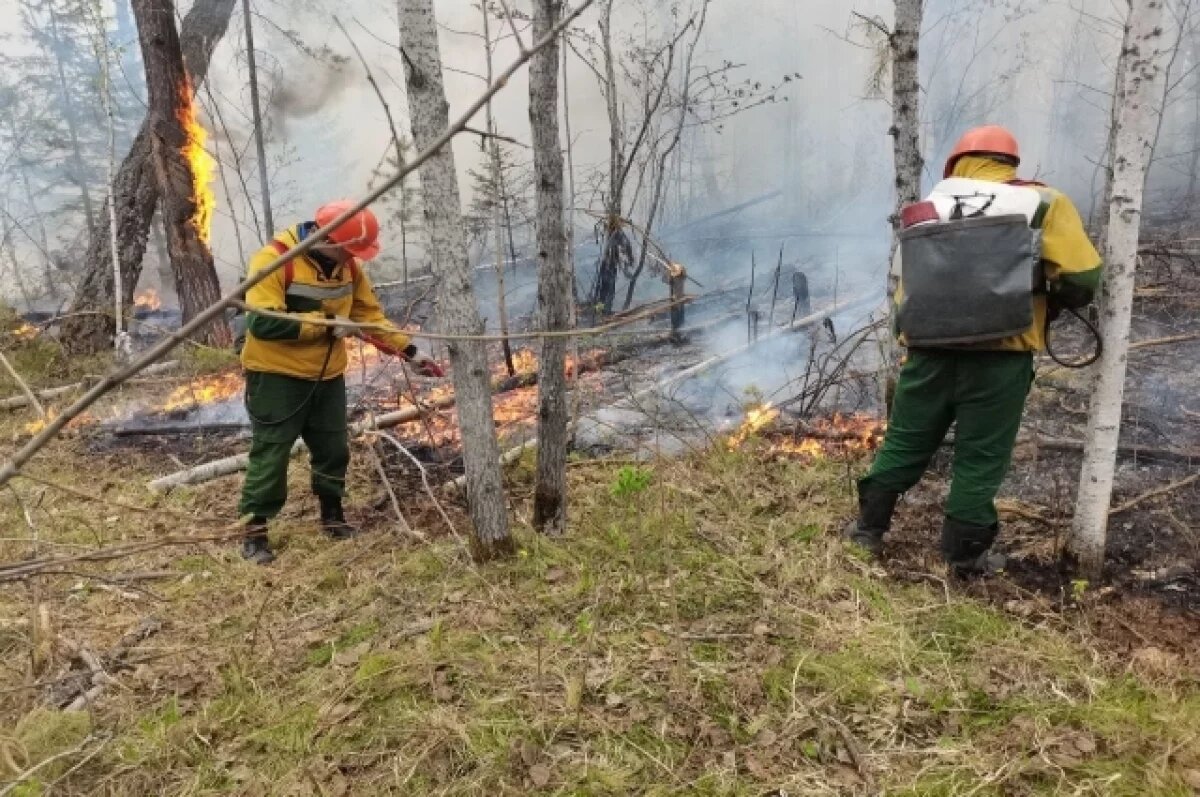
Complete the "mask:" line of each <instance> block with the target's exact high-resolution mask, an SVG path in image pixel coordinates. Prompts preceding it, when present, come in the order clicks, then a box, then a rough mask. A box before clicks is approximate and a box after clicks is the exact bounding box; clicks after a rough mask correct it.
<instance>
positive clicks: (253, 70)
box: [242, 0, 276, 235]
mask: <svg viewBox="0 0 1200 797" xmlns="http://www.w3.org/2000/svg"><path fill="white" fill-rule="evenodd" d="M242 17H243V20H244V22H243V24H244V25H245V28H246V69H247V71H248V73H249V74H248V75H247V77H248V79H249V82H250V111H251V114H252V117H251V118H252V119H253V120H254V146H255V149H256V150H257V152H258V182H259V185H260V187H261V189H262V212H263V222H264V223H265V224H266V225H267V230H266V233H265V234H266V235H274V234H275V232H276V231H275V218H274V216H273V215H272V214H271V183H270V181H269V180H268V179H267V143H266V137H267V131H266V130H264V129H263V119H262V104H261V103H260V102H259V99H258V68H257V66H256V63H255V60H254V25H253V22H252V20H251V19H250V0H242Z"/></svg>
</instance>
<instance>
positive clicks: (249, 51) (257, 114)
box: [242, 0, 400, 236]
mask: <svg viewBox="0 0 1200 797" xmlns="http://www.w3.org/2000/svg"><path fill="white" fill-rule="evenodd" d="M242 14H243V16H244V17H245V23H244V24H245V27H246V68H247V70H248V72H249V75H248V78H249V80H250V112H251V114H252V118H253V119H254V146H255V148H256V149H257V150H258V182H259V186H260V188H261V190H262V210H263V221H264V222H265V223H266V225H267V231H266V233H265V234H266V235H268V236H270V235H274V234H275V233H276V232H277V230H276V229H275V219H274V216H272V214H271V184H270V181H269V180H268V179H267V141H266V135H267V133H266V131H265V130H263V122H262V106H261V105H260V104H259V99H258V68H257V67H256V66H255V61H254V25H253V24H252V22H251V19H250V0H242ZM399 167H400V164H396V168H399ZM247 201H249V198H248V197H247Z"/></svg>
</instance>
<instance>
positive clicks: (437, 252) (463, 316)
mask: <svg viewBox="0 0 1200 797" xmlns="http://www.w3.org/2000/svg"><path fill="white" fill-rule="evenodd" d="M399 12H400V27H401V29H402V30H403V32H404V37H403V48H404V53H405V55H406V57H405V59H404V77H405V84H406V87H407V89H408V107H409V114H410V116H411V117H412V129H413V141H414V142H415V144H416V147H417V149H418V150H424V149H425V148H427V147H429V146H430V145H431V144H432V143H433V142H434V140H435V139H436V138H437V136H439V135H440V134H441V133H442V131H444V130H445V129H446V127H447V126H448V124H449V105H448V103H447V102H446V91H445V88H444V86H443V85H442V60H441V53H440V51H439V48H438V32H437V21H436V19H435V18H434V14H433V0H400V4H399ZM421 190H422V199H423V201H422V206H423V208H424V212H425V228H426V231H427V233H428V235H429V257H430V260H431V261H432V263H433V271H434V273H435V274H437V275H438V276H439V277H440V279H439V280H438V307H439V311H440V317H441V319H442V328H443V331H445V332H447V333H449V334H458V335H478V334H480V333H481V332H482V331H483V322H482V320H481V319H480V317H479V308H478V305H477V304H476V302H475V294H474V290H473V288H472V274H471V271H472V269H471V265H470V263H469V262H468V260H467V246H466V241H465V239H464V237H463V225H462V205H461V202H460V199H459V193H458V178H457V174H456V172H455V170H454V151H453V149H452V147H451V146H450V145H449V144H447V145H446V146H444V147H442V149H441V150H440V151H439V152H438V154H437V155H436V156H434V157H433V158H431V159H430V160H429V161H428V162H427V163H426V164H425V166H423V167H422V168H421ZM449 349H450V363H451V367H452V368H453V372H454V392H455V395H456V397H457V406H458V420H459V426H460V427H461V430H462V440H463V467H464V470H465V471H466V479H467V503H468V507H469V509H470V513H471V521H472V524H473V526H474V533H473V534H472V537H471V552H472V555H473V556H474V557H475V559H476V560H479V561H483V560H487V559H492V558H495V557H497V556H506V555H511V554H512V553H513V552H514V550H515V544H514V542H513V539H512V537H511V536H510V535H509V531H508V512H507V510H506V507H505V502H504V485H503V483H502V481H501V478H500V446H499V445H498V444H497V442H496V423H495V420H494V419H493V417H492V399H491V386H490V384H489V382H490V380H489V375H488V367H487V349H486V348H485V344H484V343H483V342H480V341H452V342H451V344H450V346H449Z"/></svg>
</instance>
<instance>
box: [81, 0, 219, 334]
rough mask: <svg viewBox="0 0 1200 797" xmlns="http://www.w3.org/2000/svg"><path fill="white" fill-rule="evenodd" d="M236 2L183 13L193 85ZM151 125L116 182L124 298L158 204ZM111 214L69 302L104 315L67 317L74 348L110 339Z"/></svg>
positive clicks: (129, 295) (205, 3)
mask: <svg viewBox="0 0 1200 797" xmlns="http://www.w3.org/2000/svg"><path fill="white" fill-rule="evenodd" d="M234 2H235V0H196V3H195V4H194V5H193V6H192V8H191V10H190V11H189V12H188V13H187V16H186V17H184V20H183V26H182V32H181V35H180V43H181V45H182V49H183V60H184V62H185V63H186V64H187V68H188V74H189V75H190V76H191V79H192V85H193V86H199V85H200V84H201V83H202V82H203V81H204V78H205V76H206V75H207V74H208V63H209V60H210V58H211V57H212V52H213V48H215V47H216V46H217V43H218V42H219V41H220V40H221V37H222V36H224V35H225V30H226V28H227V27H228V26H229V17H230V15H231V14H232V13H233V6H234ZM149 126H150V119H149V117H147V118H146V120H145V121H143V122H142V127H141V129H140V130H139V131H138V134H137V137H136V138H135V139H134V141H133V146H132V147H131V148H130V150H129V153H128V154H127V155H126V156H125V159H124V160H123V161H122V162H121V168H120V169H119V170H118V171H117V179H116V186H115V194H114V196H115V202H116V210H117V214H116V215H117V241H118V243H119V244H120V250H121V251H120V260H121V275H122V277H123V284H124V293H125V296H124V297H123V298H124V301H125V303H126V304H128V303H129V302H130V301H132V299H133V292H134V289H135V288H136V286H137V283H138V277H139V276H141V272H142V258H143V256H144V255H145V253H146V237H147V235H148V234H149V231H150V222H151V219H152V218H153V217H154V209H155V207H156V206H157V205H158V185H157V182H156V178H155V175H154V168H153V166H152V165H151V162H150V138H149V136H148V134H147V131H148V130H149ZM110 201H111V198H110ZM107 216H108V212H107V210H106V211H105V213H104V214H103V215H101V217H100V223H99V225H98V226H97V229H96V232H95V233H94V234H93V235H92V236H91V237H90V238H89V240H88V250H87V255H86V257H85V258H84V263H86V265H87V273H86V274H85V275H84V277H83V279H82V280H81V281H80V284H79V288H78V289H77V290H76V292H75V298H74V299H73V300H72V302H71V308H70V312H71V313H102V315H90V314H89V315H75V316H73V317H71V318H68V319H67V320H66V321H64V322H63V327H62V332H63V334H62V340H63V342H64V344H65V345H67V347H68V348H69V349H70V350H71V351H72V352H75V353H80V354H83V353H94V352H97V351H101V350H103V349H106V348H108V346H109V345H110V344H111V342H112V334H113V319H112V318H110V317H109V308H110V307H112V306H113V270H112V269H113V265H112V255H111V253H110V251H109V222H108V219H107V218H106V217H107Z"/></svg>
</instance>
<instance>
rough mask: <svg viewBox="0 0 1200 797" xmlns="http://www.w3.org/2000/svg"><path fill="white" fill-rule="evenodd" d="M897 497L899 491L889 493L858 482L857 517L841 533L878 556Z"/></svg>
mask: <svg viewBox="0 0 1200 797" xmlns="http://www.w3.org/2000/svg"><path fill="white" fill-rule="evenodd" d="M899 499H900V494H899V493H889V492H886V491H884V490H880V489H878V488H875V487H870V486H868V485H864V484H863V483H862V482H859V484H858V517H857V518H856V519H855V520H852V521H850V523H849V524H847V526H846V529H845V531H844V532H843V535H844V536H845V537H846V539H848V540H850V542H852V543H854V544H856V545H858V546H860V547H862V548H865V549H866V550H867V551H868V552H869V553H870V554H871V555H872V556H879V555H880V554H881V553H883V535H884V534H887V532H888V529H890V528H891V526H892V513H893V512H895V511H896V501H898V500H899Z"/></svg>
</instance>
